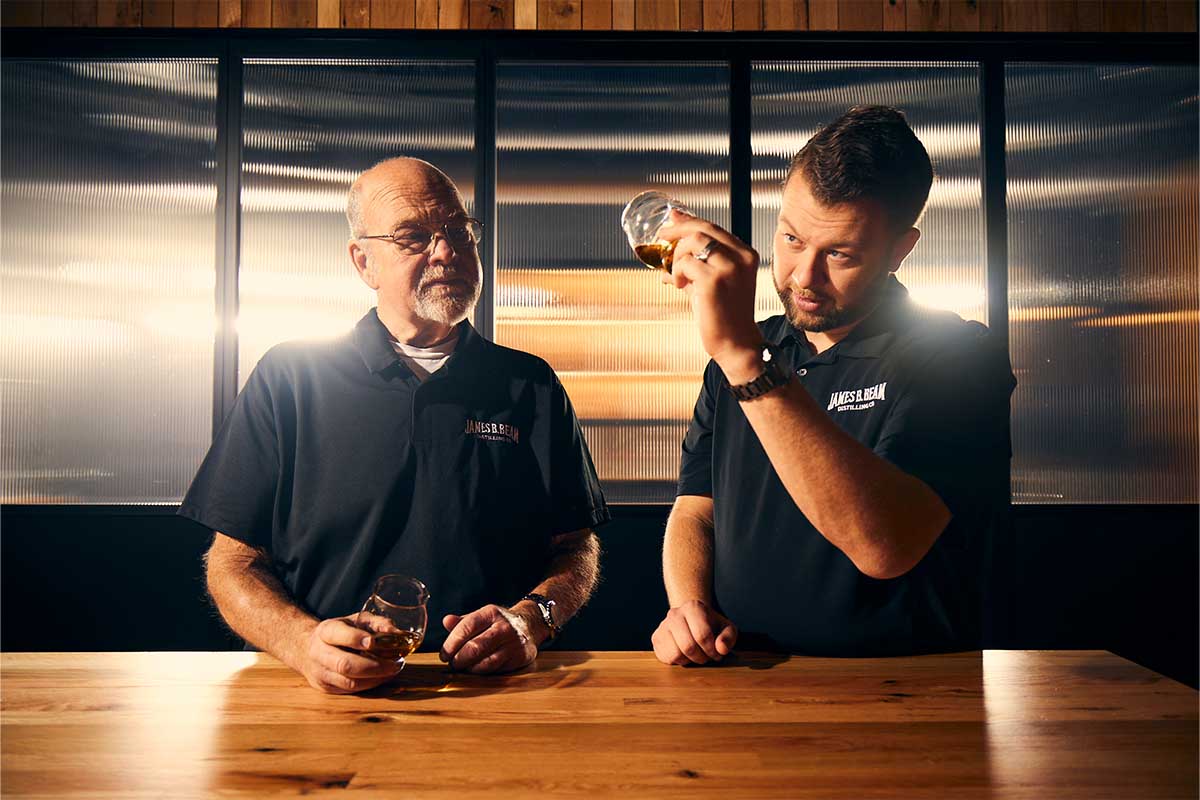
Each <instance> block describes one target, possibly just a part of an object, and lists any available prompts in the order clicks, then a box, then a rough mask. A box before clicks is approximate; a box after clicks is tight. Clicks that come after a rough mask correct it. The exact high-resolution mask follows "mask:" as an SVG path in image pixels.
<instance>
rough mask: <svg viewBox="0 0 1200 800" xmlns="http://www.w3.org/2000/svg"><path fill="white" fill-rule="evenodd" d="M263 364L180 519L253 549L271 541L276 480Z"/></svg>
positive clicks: (273, 429)
mask: <svg viewBox="0 0 1200 800" xmlns="http://www.w3.org/2000/svg"><path fill="white" fill-rule="evenodd" d="M266 362H267V358H264V359H263V360H262V361H260V362H259V364H258V366H257V367H255V369H254V372H253V373H252V374H251V375H250V379H249V380H248V381H247V382H246V386H245V388H244V389H242V392H241V394H240V395H238V398H237V401H236V402H235V403H234V406H233V411H232V412H231V413H230V415H229V417H228V418H227V419H226V420H225V424H224V425H222V426H221V430H220V432H219V433H218V434H217V436H216V439H215V440H214V441H213V444H212V447H211V448H210V449H209V451H208V455H207V456H205V458H204V462H203V463H202V464H201V465H200V470H199V472H197V473H196V477H195V479H194V480H193V481H192V485H191V488H190V489H189V490H188V493H187V496H186V497H184V499H183V504H182V505H180V507H179V514H180V516H183V517H187V518H188V519H191V520H194V521H196V522H198V523H200V524H201V525H203V526H205V527H206V528H210V529H212V530H214V531H219V532H221V533H223V534H225V535H227V536H231V537H233V538H235V539H238V540H240V541H243V542H245V543H246V544H249V545H252V546H256V547H259V546H262V547H266V546H268V545H269V544H270V542H271V533H272V518H273V515H274V508H275V498H276V492H277V488H278V484H279V477H280V462H279V452H280V448H279V443H278V428H277V426H276V424H275V423H276V414H275V409H274V406H273V402H272V395H271V391H270V388H269V385H268V383H269V382H268V380H267V377H266V373H267V371H268V367H267V365H266Z"/></svg>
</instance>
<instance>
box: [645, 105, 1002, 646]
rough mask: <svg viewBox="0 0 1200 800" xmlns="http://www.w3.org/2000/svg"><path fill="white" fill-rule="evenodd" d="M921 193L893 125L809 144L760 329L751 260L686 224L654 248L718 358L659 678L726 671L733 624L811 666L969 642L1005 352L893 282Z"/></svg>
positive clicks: (686, 497)
mask: <svg viewBox="0 0 1200 800" xmlns="http://www.w3.org/2000/svg"><path fill="white" fill-rule="evenodd" d="M932 178H933V170H932V167H931V165H930V161H929V156H928V155H927V154H926V152H925V148H924V147H923V146H922V145H921V143H920V141H918V139H917V138H916V136H915V135H914V134H913V132H912V130H911V129H910V128H909V127H908V124H907V122H906V121H905V119H904V117H903V116H902V115H901V114H900V113H899V112H897V111H896V110H894V109H890V108H883V107H865V108H855V109H852V110H851V111H850V112H848V113H847V114H845V115H844V116H842V117H841V118H839V119H837V120H835V121H834V122H832V123H830V124H829V125H828V126H826V127H825V128H824V129H822V130H821V131H820V132H818V133H817V134H816V135H815V136H814V137H813V138H812V139H811V140H810V141H809V143H808V144H807V145H805V147H804V148H803V149H802V150H801V151H800V152H799V154H798V155H797V156H796V157H795V158H794V159H793V160H792V163H791V166H790V168H789V170H788V175H787V178H786V180H785V184H784V189H783V200H782V204H781V207H780V211H779V220H778V224H777V227H776V231H775V241H774V248H775V262H774V266H773V269H774V278H775V286H776V289H777V291H778V292H779V297H780V299H781V300H782V302H783V307H784V311H785V314H784V315H782V316H778V317H773V318H771V319H769V320H766V321H765V322H763V323H762V324H761V325H756V324H755V322H754V292H755V273H756V272H757V267H758V254H757V253H755V252H754V251H753V250H752V249H750V248H749V247H747V246H746V245H745V244H743V243H742V242H741V241H739V240H738V239H737V238H736V237H734V236H732V235H730V234H729V233H728V232H726V231H724V230H721V229H720V228H718V227H717V226H715V225H712V224H711V223H708V222H706V221H704V220H700V219H696V218H694V217H687V218H685V217H682V216H680V217H678V218H677V219H676V220H675V223H676V224H674V225H672V226H669V227H667V228H664V230H663V231H662V233H661V235H662V236H663V238H665V239H667V240H670V241H675V242H676V243H677V244H676V251H675V268H674V274H671V275H667V276H665V278H664V280H665V281H667V282H670V283H673V284H674V285H675V286H676V287H678V288H680V289H683V290H684V291H686V292H687V294H688V297H689V298H690V301H691V306H692V310H693V312H694V315H695V319H696V324H697V327H698V329H699V332H700V338H701V341H702V342H703V344H704V348H705V350H706V351H707V352H708V354H709V355H710V356H711V357H712V361H711V362H710V364H709V366H708V369H707V371H706V372H705V376H704V388H703V390H702V392H701V394H700V398H699V401H698V402H697V404H696V411H695V416H694V417H693V419H692V424H691V427H690V429H689V431H688V434H687V438H686V440H685V442H684V445H683V462H682V468H681V470H680V479H679V488H678V497H677V498H676V501H675V506H674V508H673V510H672V512H671V516H670V519H669V521H668V523H667V533H666V542H665V547H664V556H663V568H664V575H665V579H666V588H667V595H668V597H669V599H670V603H671V610H670V611H669V612H668V614H667V615H666V617H665V618H664V620H663V622H662V624H661V625H660V626H659V627H658V629H657V630H656V631H655V633H654V636H653V644H654V650H655V653H656V654H657V655H658V657H659V659H661V660H662V661H664V662H667V663H670V664H690V663H703V662H706V661H709V660H713V659H719V658H721V657H722V656H724V655H726V654H727V653H729V652H730V649H731V648H732V647H733V646H734V644H735V642H736V641H737V640H738V635H739V629H741V631H742V632H743V633H746V632H749V633H752V634H755V636H754V637H753V639H754V642H753V644H754V645H762V644H764V643H766V644H769V645H773V646H777V647H780V648H783V649H786V650H789V651H792V652H798V653H807V654H813V655H835V656H851V655H888V654H901V653H914V652H923V651H933V650H955V649H972V648H975V647H978V642H979V631H980V622H979V619H980V614H979V611H980V580H981V569H980V561H981V558H982V555H983V552H984V551H985V545H986V541H987V538H988V536H989V535H990V532H991V529H992V528H993V526H995V524H996V522H997V520H999V519H1002V517H1003V513H1004V509H1005V508H1006V506H1007V503H1008V465H1009V456H1010V449H1009V425H1008V413H1009V407H1008V402H1009V395H1010V394H1011V392H1012V389H1013V386H1014V381H1013V376H1012V371H1011V370H1010V368H1009V364H1008V354H1007V352H1006V351H1005V349H1004V347H1003V341H1002V340H999V341H998V340H997V339H996V338H995V337H993V336H991V335H990V334H989V333H988V330H987V329H986V328H985V327H984V326H982V325H980V324H978V323H974V322H965V321H963V320H962V319H961V318H959V317H958V316H956V315H954V314H950V313H947V312H937V311H931V310H928V309H922V308H921V307H919V306H917V305H916V304H914V303H913V302H912V301H911V300H910V299H909V297H908V293H907V292H906V291H905V289H904V287H903V286H901V285H900V284H899V283H898V282H897V281H896V278H895V277H894V274H893V273H895V272H896V270H897V269H899V267H900V264H901V262H902V261H903V260H904V259H905V257H906V256H908V254H909V253H910V252H911V251H912V249H913V247H914V245H916V243H917V240H918V238H919V237H920V232H919V231H918V230H917V228H916V227H914V225H915V223H916V221H917V218H918V217H919V216H920V214H921V210H922V208H923V207H924V205H925V202H926V198H927V197H928V194H929V189H930V185H931V182H932ZM744 638H746V637H744Z"/></svg>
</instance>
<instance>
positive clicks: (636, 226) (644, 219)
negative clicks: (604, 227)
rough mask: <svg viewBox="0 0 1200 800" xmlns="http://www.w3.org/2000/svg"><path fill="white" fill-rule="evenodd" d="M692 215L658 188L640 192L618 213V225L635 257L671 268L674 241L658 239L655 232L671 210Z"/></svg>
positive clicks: (649, 265) (659, 267) (645, 262)
mask: <svg viewBox="0 0 1200 800" xmlns="http://www.w3.org/2000/svg"><path fill="white" fill-rule="evenodd" d="M672 209H678V210H679V211H682V212H683V213H685V214H691V213H692V212H691V211H689V210H688V207H687V206H685V205H684V204H683V203H681V202H679V201H678V200H674V199H672V198H671V197H669V196H667V195H665V194H663V193H662V192H658V191H649V192H642V193H641V194H639V195H637V196H636V197H634V198H633V199H632V200H630V201H629V204H628V205H626V206H625V210H624V211H622V212H621V228H622V229H623V230H624V231H625V236H626V237H628V239H629V246H630V247H632V248H633V252H634V253H636V254H637V257H638V260H639V261H641V262H642V263H643V264H645V265H646V266H647V267H650V268H651V269H660V270H663V271H664V272H670V271H671V263H672V260H673V258H674V254H675V243H674V242H668V241H664V240H662V239H659V238H658V231H659V229H660V228H662V226H663V225H665V224H666V223H667V221H668V220H670V218H671V210H672Z"/></svg>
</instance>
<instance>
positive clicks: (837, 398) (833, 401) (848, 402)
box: [825, 381, 887, 411]
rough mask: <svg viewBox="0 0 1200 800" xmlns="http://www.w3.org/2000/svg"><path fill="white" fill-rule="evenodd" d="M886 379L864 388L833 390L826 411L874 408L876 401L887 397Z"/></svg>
mask: <svg viewBox="0 0 1200 800" xmlns="http://www.w3.org/2000/svg"><path fill="white" fill-rule="evenodd" d="M886 392H887V381H884V382H883V383H878V384H876V385H874V386H871V387H868V388H866V389H850V390H849V391H845V392H834V393H833V394H831V395H829V408H827V409H825V410H826V411H866V410H867V409H868V408H874V407H875V404H876V403H882V402H883V401H884V400H886V399H887V395H886Z"/></svg>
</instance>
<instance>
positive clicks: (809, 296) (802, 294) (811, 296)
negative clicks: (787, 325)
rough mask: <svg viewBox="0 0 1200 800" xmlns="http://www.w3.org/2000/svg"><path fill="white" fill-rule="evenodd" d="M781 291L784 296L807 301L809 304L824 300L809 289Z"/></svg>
mask: <svg viewBox="0 0 1200 800" xmlns="http://www.w3.org/2000/svg"><path fill="white" fill-rule="evenodd" d="M783 291H784V292H785V293H786V294H790V295H792V296H793V297H799V298H800V299H801V300H808V301H809V302H813V303H816V302H819V301H821V300H824V299H825V298H824V297H822V296H821V295H819V294H817V293H816V292H814V291H811V290H809V289H793V288H790V287H789V288H787V289H784V290H783Z"/></svg>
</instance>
